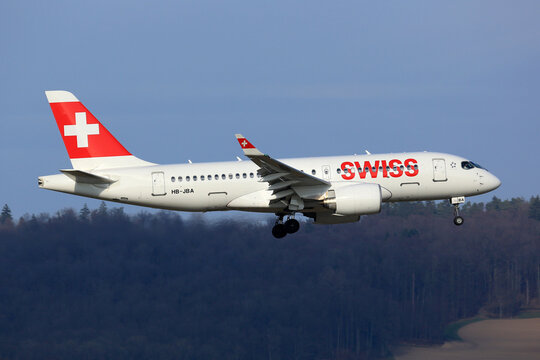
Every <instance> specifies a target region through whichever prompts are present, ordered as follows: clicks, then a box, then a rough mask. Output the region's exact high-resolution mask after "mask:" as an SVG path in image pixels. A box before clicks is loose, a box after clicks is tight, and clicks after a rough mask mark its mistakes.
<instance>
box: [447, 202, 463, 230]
mask: <svg viewBox="0 0 540 360" xmlns="http://www.w3.org/2000/svg"><path fill="white" fill-rule="evenodd" d="M464 202H465V197H464V196H460V197H453V198H451V199H450V203H451V204H452V205H454V224H455V225H457V226H460V225H463V222H464V221H465V220H464V219H463V218H462V217H461V216H460V215H459V204H463V203H464Z"/></svg>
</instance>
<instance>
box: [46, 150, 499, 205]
mask: <svg viewBox="0 0 540 360" xmlns="http://www.w3.org/2000/svg"><path fill="white" fill-rule="evenodd" d="M407 160H414V161H408V162H407ZM280 161H281V162H283V163H285V164H287V165H289V166H291V167H294V168H296V169H298V170H301V171H303V172H305V173H306V174H309V175H313V176H315V177H318V178H321V179H323V180H326V181H328V182H329V183H331V186H332V188H339V187H340V186H344V185H350V184H360V183H376V184H378V185H380V186H381V190H382V199H383V201H386V202H388V201H390V202H395V201H410V200H437V199H449V198H452V197H456V196H474V195H479V194H483V193H486V192H489V191H491V190H493V189H495V188H496V187H498V186H499V184H500V182H499V180H498V179H497V178H496V177H495V176H494V175H492V174H491V173H489V172H488V171H487V170H485V169H483V168H480V167H474V168H469V169H466V168H463V167H462V162H466V161H467V160H466V159H464V158H462V157H459V156H455V155H450V154H443V153H432V152H415V153H396V154H372V155H345V156H332V157H313V158H293V159H282V160H280ZM392 161H393V162H392ZM368 162H369V163H368ZM407 165H409V166H408V167H407ZM358 168H360V171H359V170H358ZM368 168H369V169H368ZM258 170H259V167H258V166H257V165H256V164H254V163H253V162H251V161H233V162H211V163H197V164H175V165H151V166H138V167H124V168H111V169H101V170H100V169H94V170H93V171H92V173H93V174H96V175H100V176H104V177H107V178H109V179H111V180H114V181H115V182H114V183H112V184H87V183H80V182H75V181H74V180H72V179H71V178H69V177H68V176H66V175H64V174H59V175H50V176H43V177H40V178H39V184H40V187H42V188H45V189H50V190H55V191H61V192H65V193H70V194H76V195H81V196H87V197H92V198H98V199H103V200H111V201H117V202H121V203H126V204H134V205H141V206H148V207H154V208H161V209H171V210H181V211H216V210H243V211H257V212H277V211H279V208H280V206H281V205H280V204H279V203H278V204H275V203H274V204H271V203H270V201H269V199H270V196H271V194H272V192H271V191H269V190H268V183H266V182H261V181H259V180H260V179H259V177H258V175H257V171H258ZM300 190H302V191H308V190H309V189H307V190H306V189H300ZM318 196H320V194H319V195H318ZM306 197H307V198H309V195H308V196H306ZM312 200H313V203H312V204H311V205H309V206H311V209H313V211H318V209H319V207H318V206H317V201H318V200H322V198H318V197H317V196H315V197H312ZM309 206H308V207H309ZM321 209H322V207H321Z"/></svg>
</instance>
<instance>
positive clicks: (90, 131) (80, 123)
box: [64, 112, 99, 148]
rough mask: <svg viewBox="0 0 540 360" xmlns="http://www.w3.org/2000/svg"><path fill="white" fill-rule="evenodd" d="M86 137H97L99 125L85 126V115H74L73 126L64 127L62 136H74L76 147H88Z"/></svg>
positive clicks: (79, 113)
mask: <svg viewBox="0 0 540 360" xmlns="http://www.w3.org/2000/svg"><path fill="white" fill-rule="evenodd" d="M88 135H99V124H87V123H86V113H85V112H78V113H75V125H64V136H76V137H77V147H78V148H87V147H88Z"/></svg>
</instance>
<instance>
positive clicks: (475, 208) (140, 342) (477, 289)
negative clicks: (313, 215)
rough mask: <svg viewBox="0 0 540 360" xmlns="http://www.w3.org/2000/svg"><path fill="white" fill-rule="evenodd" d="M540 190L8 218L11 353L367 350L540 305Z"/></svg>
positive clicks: (3, 301)
mask: <svg viewBox="0 0 540 360" xmlns="http://www.w3.org/2000/svg"><path fill="white" fill-rule="evenodd" d="M539 207H540V200H539V199H538V197H536V198H533V199H531V200H530V201H525V200H522V199H512V200H509V201H501V200H499V199H497V198H494V199H493V200H492V201H491V202H490V203H488V204H486V205H485V206H484V205H483V204H472V205H467V206H466V207H465V208H464V211H463V213H464V216H465V220H466V222H465V224H464V225H463V226H462V227H456V226H454V225H453V224H452V215H451V210H452V209H451V207H450V206H448V205H447V204H444V203H440V204H438V203H437V204H436V203H432V202H428V203H410V204H408V203H403V204H391V205H385V207H384V210H383V212H382V214H380V215H376V216H368V217H364V218H363V219H362V221H361V222H360V223H358V224H350V225H336V226H317V225H310V224H305V225H303V227H302V229H301V230H300V232H299V233H297V234H295V235H294V236H288V237H285V238H284V239H280V240H276V239H274V238H272V236H271V235H270V231H269V230H270V226H260V225H249V224H244V223H242V221H241V215H239V214H237V219H238V221H224V222H222V223H220V224H216V225H208V224H205V223H204V222H202V221H200V220H192V221H182V219H181V218H180V217H179V216H177V215H176V214H174V213H165V212H163V213H159V214H156V215H149V214H146V213H141V214H139V215H136V216H133V217H129V216H127V215H125V214H124V213H123V211H122V209H118V208H117V209H112V210H108V209H107V207H106V206H102V207H100V209H97V210H94V211H88V210H87V209H83V210H81V211H80V212H79V213H77V212H75V211H73V210H64V211H61V212H59V213H58V214H55V215H52V216H50V215H46V214H45V215H39V216H25V217H23V218H22V219H20V220H18V221H11V219H10V217H7V216H5V217H2V218H1V219H0V359H74V358H81V359H150V358H151V359H365V358H375V357H380V356H385V355H387V354H388V348H389V346H391V345H394V344H397V343H398V342H400V341H415V342H428V343H437V342H441V341H442V340H443V331H444V328H445V326H446V325H447V324H448V323H450V322H452V321H455V320H457V319H459V318H463V317H469V316H472V315H475V314H476V313H477V312H478V311H479V310H480V309H481V308H482V309H483V311H485V312H488V313H489V314H491V315H492V316H495V317H498V316H512V315H513V314H516V313H517V312H518V311H519V310H520V308H523V307H532V306H534V305H536V306H538V305H539V294H540V216H538V214H540V209H539Z"/></svg>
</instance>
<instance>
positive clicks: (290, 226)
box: [284, 219, 300, 234]
mask: <svg viewBox="0 0 540 360" xmlns="http://www.w3.org/2000/svg"><path fill="white" fill-rule="evenodd" d="M284 225H285V230H286V231H287V234H294V233H295V232H297V231H298V229H300V223H299V222H298V220H296V219H289V220H287V221H285V224H284Z"/></svg>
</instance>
